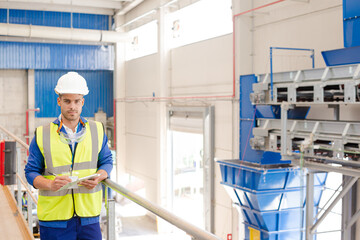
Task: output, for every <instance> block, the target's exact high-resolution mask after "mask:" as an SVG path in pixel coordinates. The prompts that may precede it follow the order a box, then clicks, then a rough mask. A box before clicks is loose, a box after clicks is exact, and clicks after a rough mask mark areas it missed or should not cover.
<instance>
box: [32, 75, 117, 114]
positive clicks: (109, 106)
mask: <svg viewBox="0 0 360 240" xmlns="http://www.w3.org/2000/svg"><path fill="white" fill-rule="evenodd" d="M67 72H68V71H64V70H35V96H36V98H35V107H38V108H40V112H37V113H36V117H57V116H58V115H59V114H60V107H59V106H58V105H57V102H56V99H57V95H56V93H55V91H54V88H55V86H56V83H57V80H58V79H59V77H60V76H62V75H63V74H65V73H67ZM77 72H78V73H79V74H80V75H81V76H83V77H84V78H85V79H86V81H87V84H88V88H89V91H90V92H89V94H88V95H86V96H85V97H84V98H85V105H84V107H83V112H82V116H84V117H94V113H96V112H97V111H98V110H99V109H102V110H103V111H104V112H106V114H107V116H108V117H112V116H113V72H112V71H107V70H100V71H84V70H81V71H77Z"/></svg>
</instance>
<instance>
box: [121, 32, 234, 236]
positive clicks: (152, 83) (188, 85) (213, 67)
mask: <svg viewBox="0 0 360 240" xmlns="http://www.w3.org/2000/svg"><path fill="white" fill-rule="evenodd" d="M231 41H232V38H231V35H226V36H223V37H218V38H214V39H210V40H207V41H203V42H199V43H195V44H191V45H187V46H184V47H180V48H176V49H173V50H172V51H171V81H170V86H171V87H170V92H171V93H172V94H171V95H172V96H198V95H201V96H203V95H224V94H226V95H231V94H232V47H231V46H232V44H231ZM157 57H158V56H157V54H154V55H150V56H147V57H143V58H139V59H136V60H132V61H129V62H127V63H126V96H127V97H150V96H152V93H153V92H155V94H156V93H157V91H158V89H159V80H158V77H157V76H158V71H157V69H159V66H158V65H157V62H158V61H157V60H156V59H157ZM156 96H157V95H156ZM169 103H170V102H169ZM171 103H172V104H173V105H175V106H176V105H181V106H184V105H187V106H204V105H215V157H216V159H230V158H231V157H232V116H233V115H232V102H231V101H224V100H222V101H212V102H209V101H207V100H206V99H205V100H200V101H197V100H195V101H191V102H184V101H183V100H174V101H172V102H171ZM159 107H160V103H159V102H134V103H127V104H126V124H125V125H126V146H127V150H126V152H127V156H126V164H125V165H126V170H127V171H128V172H129V173H131V174H133V175H135V176H137V177H140V178H142V179H143V180H144V181H145V183H146V184H147V186H146V188H147V189H146V192H147V198H148V199H149V200H151V201H155V202H156V199H157V197H156V194H160V193H159V189H157V187H158V185H157V181H159V175H158V172H159V171H160V170H161V169H159V167H160V164H159V163H158V161H159V156H158V154H157V151H156V150H157V149H158V148H159V147H160V146H159V141H158V137H159V132H158V131H159V126H158V124H159V123H158V121H159V118H158V113H159ZM162 117H166V116H162ZM218 168H219V166H218V165H217V164H216V166H215V169H216V170H215V196H216V197H215V214H216V216H215V218H216V219H229V220H230V219H231V216H232V212H231V211H232V210H231V201H230V199H229V197H228V196H227V194H226V193H225V190H224V189H223V188H222V187H221V186H220V181H221V175H220V171H219V169H218ZM215 231H216V233H217V234H218V235H219V236H222V238H225V237H226V234H227V233H231V224H224V223H223V221H221V222H220V221H216V224H215Z"/></svg>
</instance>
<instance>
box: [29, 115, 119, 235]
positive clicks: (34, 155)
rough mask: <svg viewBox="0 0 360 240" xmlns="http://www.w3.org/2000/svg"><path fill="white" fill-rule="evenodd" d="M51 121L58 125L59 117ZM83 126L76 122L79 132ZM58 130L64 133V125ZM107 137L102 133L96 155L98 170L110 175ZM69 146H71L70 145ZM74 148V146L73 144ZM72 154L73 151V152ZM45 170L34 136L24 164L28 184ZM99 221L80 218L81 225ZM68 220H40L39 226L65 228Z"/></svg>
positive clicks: (109, 154)
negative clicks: (100, 143)
mask: <svg viewBox="0 0 360 240" xmlns="http://www.w3.org/2000/svg"><path fill="white" fill-rule="evenodd" d="M81 120H82V121H83V122H84V123H86V122H87V120H86V119H84V118H82V117H81ZM53 123H55V124H57V125H59V124H60V121H59V119H56V120H55V121H54V122H53ZM82 128H83V126H82V124H80V123H79V124H78V128H77V131H78V132H79V131H80V130H81V129H82ZM60 131H62V132H64V133H66V130H65V128H64V126H63V127H62V128H61V129H60ZM107 143H108V138H107V136H106V134H104V139H103V144H102V147H101V150H100V152H99V156H98V166H97V167H98V170H100V169H102V170H105V171H106V172H107V174H108V176H110V172H111V170H112V167H113V159H112V154H111V152H110V149H109V147H108V145H107ZM70 147H71V146H70ZM75 148H76V146H75ZM73 154H74V152H73ZM44 171H45V161H44V156H43V155H42V153H41V151H40V149H39V146H38V145H37V142H36V136H35V137H34V138H33V139H32V141H31V143H30V149H29V158H28V163H27V164H26V166H25V176H26V179H27V181H28V183H29V184H31V185H32V186H34V185H33V183H34V179H35V178H36V177H37V176H40V175H43V173H44ZM97 222H99V217H90V218H81V225H83V226H84V225H88V224H93V223H97ZM67 223H68V221H50V222H44V221H40V222H39V224H40V226H44V227H55V228H66V227H67Z"/></svg>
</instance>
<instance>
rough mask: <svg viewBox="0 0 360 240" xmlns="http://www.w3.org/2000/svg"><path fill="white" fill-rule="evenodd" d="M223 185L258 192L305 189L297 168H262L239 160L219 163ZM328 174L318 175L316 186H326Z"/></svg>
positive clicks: (315, 179)
mask: <svg viewBox="0 0 360 240" xmlns="http://www.w3.org/2000/svg"><path fill="white" fill-rule="evenodd" d="M218 163H219V165H220V171H221V176H222V183H223V184H226V185H230V186H233V187H234V188H239V189H249V190H257V191H266V190H281V189H291V188H299V187H304V184H305V181H301V179H302V176H301V174H302V173H301V170H300V168H297V167H288V166H287V167H281V166H280V167H279V166H278V167H273V168H270V167H266V168H265V167H260V166H255V165H254V164H249V163H247V162H242V161H239V160H223V161H218ZM326 177H327V173H316V174H315V177H314V186H323V185H324V184H325V181H326Z"/></svg>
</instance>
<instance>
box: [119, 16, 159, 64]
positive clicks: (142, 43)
mask: <svg viewBox="0 0 360 240" xmlns="http://www.w3.org/2000/svg"><path fill="white" fill-rule="evenodd" d="M157 28H158V27H157V21H152V22H149V23H147V24H145V25H143V26H141V27H138V28H136V29H134V30H131V31H130V32H129V33H128V34H129V38H130V41H129V42H127V43H126V50H125V51H126V60H127V61H128V60H131V59H134V58H139V57H143V56H146V55H150V54H153V53H156V52H157V48H158V45H157V44H158V36H157V34H158V33H157Z"/></svg>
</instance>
